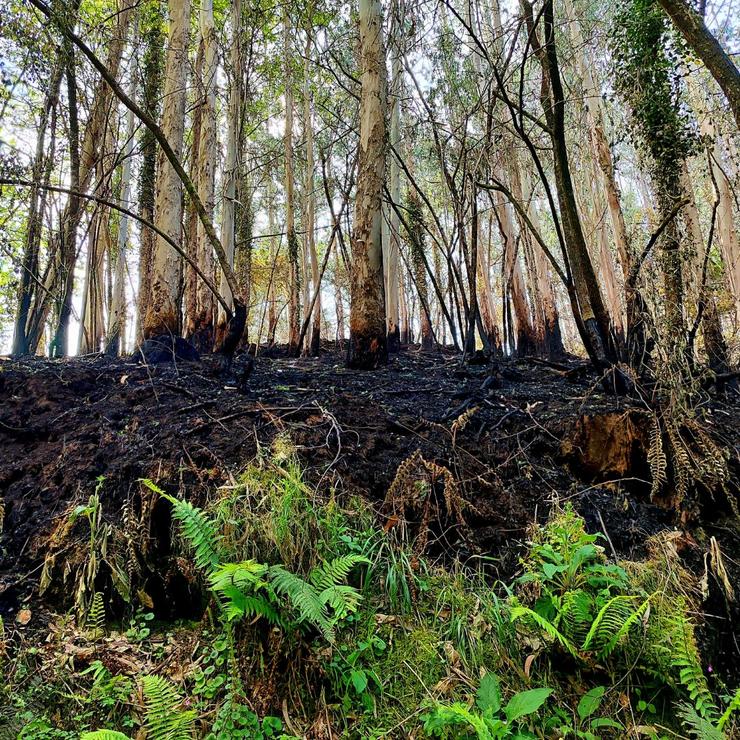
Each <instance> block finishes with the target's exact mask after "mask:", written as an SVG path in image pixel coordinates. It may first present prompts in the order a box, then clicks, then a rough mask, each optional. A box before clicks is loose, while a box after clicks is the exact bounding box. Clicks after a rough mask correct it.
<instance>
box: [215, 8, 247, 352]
mask: <svg viewBox="0 0 740 740" xmlns="http://www.w3.org/2000/svg"><path fill="white" fill-rule="evenodd" d="M243 31H244V29H243V23H242V0H232V2H231V75H230V78H229V85H230V86H229V103H228V108H227V112H226V116H227V119H228V121H227V133H226V161H225V163H224V173H223V179H224V185H223V188H224V197H223V205H222V206H221V241H222V243H223V245H224V251H225V252H226V259H227V260H228V261H229V264H230V265H232V266H233V265H234V255H235V253H236V246H235V244H236V194H237V183H238V180H239V175H240V170H241V167H240V165H241V162H240V159H241V157H242V156H243V153H242V152H241V151H240V147H239V143H240V139H241V135H240V134H241V128H242V96H243V94H244V61H243V54H242V43H241V37H242V33H243ZM219 290H220V291H221V295H222V296H224V298H226V302H227V303H228V304H229V306H232V307H233V305H234V296H232V295H231V290H230V289H229V284H228V283H227V282H226V277H225V275H224V274H223V272H222V273H221V283H220V286H219ZM225 331H226V313H225V312H224V310H223V308H221V307H220V306H219V308H218V319H217V327H216V334H217V336H219V337H222V336H223V334H224V332H225Z"/></svg>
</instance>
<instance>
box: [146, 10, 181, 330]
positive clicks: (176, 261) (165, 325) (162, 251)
mask: <svg viewBox="0 0 740 740" xmlns="http://www.w3.org/2000/svg"><path fill="white" fill-rule="evenodd" d="M168 8H169V28H168V32H167V52H166V63H165V71H164V96H163V97H164V103H163V106H162V133H163V135H164V136H165V137H166V139H167V141H168V143H169V145H170V147H171V149H172V153H173V154H174V156H175V157H178V158H181V157H182V147H183V139H184V135H185V102H186V98H187V85H186V79H187V76H186V71H187V59H188V28H189V25H190V0H169V4H168ZM154 217H155V222H156V224H157V226H159V228H160V229H161V230H162V231H163V232H164V233H165V234H166V235H167V236H169V237H170V238H171V239H173V240H174V241H175V242H177V243H179V242H180V241H181V238H182V182H181V178H180V177H178V173H177V172H176V171H175V168H174V166H173V164H172V162H170V161H169V159H168V158H167V157H166V155H165V154H164V152H163V151H161V150H160V154H159V158H158V160H157V180H156V196H155V206H154ZM181 280H182V258H181V256H180V255H179V254H178V253H177V252H174V251H173V250H172V247H171V246H170V244H168V243H167V241H165V239H164V238H163V237H161V236H159V237H157V240H156V242H155V244H154V249H153V251H152V260H151V269H150V280H149V298H148V300H147V302H146V303H147V305H146V315H145V316H144V320H143V336H144V338H149V337H155V336H158V335H161V334H165V335H170V336H178V335H179V334H180V328H181V317H180V303H179V294H180V281H181Z"/></svg>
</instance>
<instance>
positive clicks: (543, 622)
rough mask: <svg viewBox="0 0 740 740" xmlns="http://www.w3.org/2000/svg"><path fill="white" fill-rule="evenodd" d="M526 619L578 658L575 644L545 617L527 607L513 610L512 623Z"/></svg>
mask: <svg viewBox="0 0 740 740" xmlns="http://www.w3.org/2000/svg"><path fill="white" fill-rule="evenodd" d="M522 617H525V618H526V619H529V620H531V621H532V622H534V623H535V624H536V625H537V626H538V627H539V628H540V629H541V630H542V631H543V632H544V633H545V634H547V635H548V636H549V637H550V638H551V639H552V640H554V641H555V642H558V643H559V644H560V645H561V646H562V647H563V648H564V649H565V650H567V651H568V652H569V653H570V654H571V655H572V656H573V657H575V658H577V657H578V651H577V650H576V648H575V646H574V645H573V643H572V642H571V641H570V640H569V639H568V638H567V637H566V636H565V635H563V634H562V633H561V632H560V631H559V630H558V628H557V627H555V625H554V624H552V622H550V621H549V620H547V619H545V617H543V616H541V615H540V614H537V612H536V611H533V610H532V609H530V608H529V607H526V606H516V607H514V608H513V609H512V610H511V621H512V622H516V621H517V620H518V619H521V618H522Z"/></svg>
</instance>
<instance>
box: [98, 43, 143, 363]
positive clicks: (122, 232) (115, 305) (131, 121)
mask: <svg viewBox="0 0 740 740" xmlns="http://www.w3.org/2000/svg"><path fill="white" fill-rule="evenodd" d="M134 58H135V57H134ZM136 83H137V78H136V74H135V73H134V77H133V79H132V81H131V93H130V95H131V97H132V98H135V97H136ZM135 123H136V119H135V117H134V114H133V111H129V112H128V114H127V116H126V145H125V146H124V149H123V157H124V159H123V166H122V167H121V195H120V198H119V202H120V203H121V205H122V206H123V207H125V208H129V206H130V204H129V201H130V200H131V157H132V155H133V151H134V135H135V129H134V125H135ZM128 226H129V218H128V216H127V215H126V214H125V213H122V214H121V218H120V221H119V223H118V241H117V246H116V255H115V256H116V261H115V268H114V282H113V296H112V300H111V304H110V312H109V314H108V332H107V337H106V347H105V352H106V354H107V355H110V356H112V357H115V356H116V355H118V354H119V353H123V352H124V351H125V344H124V343H125V339H126V273H127V270H126V260H127V253H128ZM142 231H148V229H142Z"/></svg>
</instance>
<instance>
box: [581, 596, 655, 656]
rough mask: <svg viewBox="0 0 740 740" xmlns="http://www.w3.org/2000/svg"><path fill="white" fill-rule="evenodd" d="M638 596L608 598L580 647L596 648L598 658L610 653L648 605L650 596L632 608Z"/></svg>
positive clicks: (584, 648)
mask: <svg viewBox="0 0 740 740" xmlns="http://www.w3.org/2000/svg"><path fill="white" fill-rule="evenodd" d="M638 598H639V597H637V596H624V595H622V596H615V597H613V598H611V599H609V601H607V602H606V604H604V606H603V607H601V609H600V610H599V613H598V614H597V615H596V619H594V621H593V624H592V625H591V629H590V630H589V631H588V635H587V636H586V639H585V640H584V642H583V645H582V649H583V650H589V649H592V650H596V651H597V653H598V656H599V658H607V657H608V656H609V655H611V654H612V653H613V652H614V650H615V649H616V647H617V645H619V644H620V643H621V642H622V640H623V639H624V638H626V637H627V635H628V634H629V631H630V630H631V629H632V627H633V626H634V625H635V624H636V623H637V622H638V621H639V620H640V619H641V618H642V616H643V615H644V614H645V612H646V610H647V608H648V606H649V605H650V597H648V598H647V599H645V600H644V601H643V602H642V603H640V604H639V605H638V606H637V607H636V608H633V605H634V603H635V601H636V600H637V599H638Z"/></svg>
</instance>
